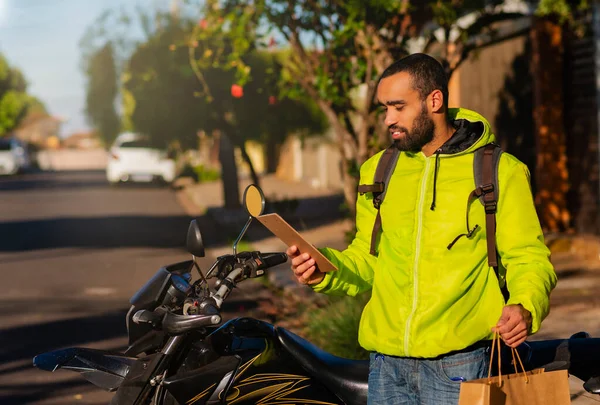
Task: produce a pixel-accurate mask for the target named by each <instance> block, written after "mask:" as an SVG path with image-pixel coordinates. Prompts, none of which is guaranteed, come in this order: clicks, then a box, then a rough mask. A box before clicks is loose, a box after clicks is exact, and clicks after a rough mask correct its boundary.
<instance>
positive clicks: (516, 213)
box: [496, 162, 556, 333]
mask: <svg viewBox="0 0 600 405" xmlns="http://www.w3.org/2000/svg"><path fill="white" fill-rule="evenodd" d="M511 163H512V162H511ZM514 163H516V164H515V165H513V166H512V168H511V169H510V173H507V177H506V178H505V179H504V182H505V186H504V187H502V186H500V195H499V198H498V211H497V214H496V220H497V227H496V243H497V246H498V252H499V254H500V258H501V262H502V266H503V267H504V268H505V269H506V283H507V287H508V291H509V293H510V298H509V300H508V302H507V304H508V305H511V304H521V305H523V307H524V308H525V309H527V310H528V311H529V312H531V315H532V326H531V333H535V332H537V331H538V330H539V328H540V324H541V323H542V320H543V319H544V318H545V317H546V316H547V315H548V312H549V307H550V302H549V301H550V292H551V291H552V289H553V288H554V287H555V286H556V273H555V272H554V267H553V266H552V264H551V263H550V250H549V249H548V247H546V245H545V244H544V235H543V233H542V229H541V226H540V222H539V219H538V216H537V213H536V210H535V205H534V202H533V196H532V194H531V187H530V183H529V170H528V169H527V167H526V166H525V165H524V164H522V163H520V162H514ZM501 164H502V163H501ZM502 180H503V179H502V178H500V179H499V181H500V182H502ZM500 184H502V183H500Z"/></svg>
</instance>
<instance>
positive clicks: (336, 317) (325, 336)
mask: <svg viewBox="0 0 600 405" xmlns="http://www.w3.org/2000/svg"><path fill="white" fill-rule="evenodd" d="M328 299H329V301H330V303H329V305H326V306H324V307H322V308H318V309H314V310H312V312H310V313H309V318H308V322H307V325H306V327H305V330H304V332H305V335H306V338H307V339H308V340H310V341H311V342H312V343H314V344H315V345H317V346H318V347H320V348H321V349H323V350H325V351H327V352H329V353H332V354H334V355H336V356H340V357H345V358H349V359H359V360H360V359H368V358H369V353H368V352H367V351H366V350H364V349H363V348H362V347H360V345H359V344H358V326H359V323H360V317H361V315H362V311H363V308H364V307H365V305H366V304H367V302H368V301H369V299H370V294H369V293H367V294H362V295H359V296H356V297H348V296H344V297H328Z"/></svg>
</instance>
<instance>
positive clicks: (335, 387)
mask: <svg viewBox="0 0 600 405" xmlns="http://www.w3.org/2000/svg"><path fill="white" fill-rule="evenodd" d="M275 331H276V334H277V337H278V339H279V341H280V342H281V345H282V346H283V348H284V349H285V350H287V351H288V352H289V353H290V354H291V355H292V357H294V358H295V359H296V360H297V361H298V363H300V365H301V366H302V367H303V368H304V369H305V370H306V371H308V372H309V373H310V374H311V375H312V376H313V377H314V378H316V379H318V380H319V381H321V382H322V383H323V384H324V385H325V386H326V387H327V388H329V389H330V390H331V391H332V392H333V393H334V394H335V395H336V396H337V397H338V398H340V399H341V400H342V401H343V402H344V403H345V404H346V405H364V404H366V403H367V379H368V377H369V361H368V360H349V359H345V358H342V357H337V356H334V355H332V354H329V353H327V352H326V351H324V350H321V349H319V348H318V347H317V346H315V345H313V344H312V343H310V342H309V341H307V340H305V339H302V338H301V337H300V336H298V335H295V334H293V333H292V332H290V331H288V330H286V329H284V328H276V329H275Z"/></svg>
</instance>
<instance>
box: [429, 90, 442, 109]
mask: <svg viewBox="0 0 600 405" xmlns="http://www.w3.org/2000/svg"><path fill="white" fill-rule="evenodd" d="M429 99H430V105H431V112H433V113H439V112H441V111H442V110H443V108H444V95H443V94H442V92H441V91H440V90H434V91H432V92H431V94H430V95H429Z"/></svg>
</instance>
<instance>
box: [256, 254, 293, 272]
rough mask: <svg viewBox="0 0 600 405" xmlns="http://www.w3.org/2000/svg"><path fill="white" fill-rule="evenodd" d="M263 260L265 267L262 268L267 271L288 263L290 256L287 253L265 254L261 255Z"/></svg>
mask: <svg viewBox="0 0 600 405" xmlns="http://www.w3.org/2000/svg"><path fill="white" fill-rule="evenodd" d="M261 259H262V260H263V262H264V265H263V266H260V268H263V269H267V268H269V267H274V266H277V265H279V264H282V263H285V262H287V259H288V256H287V255H286V254H285V253H281V252H278V253H263V254H262V255H261Z"/></svg>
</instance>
